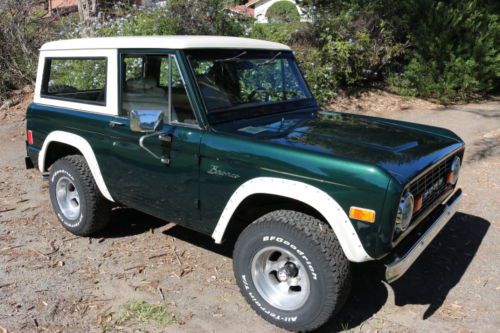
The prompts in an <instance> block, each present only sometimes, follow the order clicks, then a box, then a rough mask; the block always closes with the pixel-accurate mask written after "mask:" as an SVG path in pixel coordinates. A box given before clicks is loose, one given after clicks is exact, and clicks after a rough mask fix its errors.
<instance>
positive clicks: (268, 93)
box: [248, 87, 271, 102]
mask: <svg viewBox="0 0 500 333" xmlns="http://www.w3.org/2000/svg"><path fill="white" fill-rule="evenodd" d="M257 94H259V95H262V94H265V96H264V99H261V101H265V102H267V101H269V98H270V97H271V90H269V89H266V88H264V87H258V88H256V89H254V90H253V91H252V92H251V93H250V95H248V99H249V100H253V99H254V97H255V96H256V95H257Z"/></svg>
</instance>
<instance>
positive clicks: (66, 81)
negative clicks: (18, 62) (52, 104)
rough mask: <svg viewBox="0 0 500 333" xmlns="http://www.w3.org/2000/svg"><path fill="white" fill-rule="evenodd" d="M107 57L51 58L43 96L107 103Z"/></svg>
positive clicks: (45, 75)
mask: <svg viewBox="0 0 500 333" xmlns="http://www.w3.org/2000/svg"><path fill="white" fill-rule="evenodd" d="M106 65H107V60H106V58H47V59H46V61H45V71H44V79H43V83H42V96H43V97H48V98H55V99H61V100H68V101H71V102H80V103H88V104H97V105H106Z"/></svg>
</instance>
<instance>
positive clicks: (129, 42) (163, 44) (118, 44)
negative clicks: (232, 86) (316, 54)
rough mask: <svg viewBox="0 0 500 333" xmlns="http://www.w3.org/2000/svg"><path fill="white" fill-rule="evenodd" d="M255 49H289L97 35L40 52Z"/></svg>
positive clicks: (239, 41)
mask: <svg viewBox="0 0 500 333" xmlns="http://www.w3.org/2000/svg"><path fill="white" fill-rule="evenodd" d="M130 48H136V49H206V48H212V49H213V48H220V49H259V50H290V48H289V47H288V46H286V45H284V44H279V43H274V42H268V41H264V40H258V39H250V38H240V37H220V36H151V37H142V36H136V37H101V38H82V39H68V40H59V41H55V42H49V43H46V44H44V45H43V46H42V48H41V50H42V51H56V50H85V49H89V50H90V49H130Z"/></svg>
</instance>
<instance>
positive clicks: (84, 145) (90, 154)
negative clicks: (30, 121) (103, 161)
mask: <svg viewBox="0 0 500 333" xmlns="http://www.w3.org/2000/svg"><path fill="white" fill-rule="evenodd" d="M51 142H60V143H64V144H67V145H70V146H73V147H75V148H76V149H78V150H79V151H80V152H81V153H82V155H83V157H85V160H86V161H87V164H88V166H89V169H90V172H92V176H93V177H94V180H95V182H96V184H97V187H98V188H99V190H100V191H101V193H102V195H103V196H104V197H105V198H106V199H108V200H109V201H112V202H114V200H113V197H112V196H111V194H110V193H109V191H108V187H107V186H106V183H105V182H104V178H103V177H102V173H101V169H100V168H99V164H98V163H97V159H96V157H95V154H94V151H93V150H92V147H91V146H90V144H89V143H88V141H87V140H85V139H84V138H82V137H81V136H79V135H76V134H73V133H69V132H63V131H53V132H50V133H49V135H48V136H47V137H46V138H45V141H44V142H43V146H42V149H41V150H40V153H39V155H38V168H39V169H40V172H45V156H46V154H47V149H48V147H49V145H50V143H51Z"/></svg>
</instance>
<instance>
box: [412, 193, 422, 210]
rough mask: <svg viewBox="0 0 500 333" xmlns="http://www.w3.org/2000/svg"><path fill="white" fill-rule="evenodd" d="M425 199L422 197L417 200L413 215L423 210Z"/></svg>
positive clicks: (414, 204)
mask: <svg viewBox="0 0 500 333" xmlns="http://www.w3.org/2000/svg"><path fill="white" fill-rule="evenodd" d="M423 202H424V199H423V197H422V196H421V195H419V196H418V197H416V198H415V202H414V203H413V213H416V212H418V211H419V210H420V209H421V208H422V204H423Z"/></svg>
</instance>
